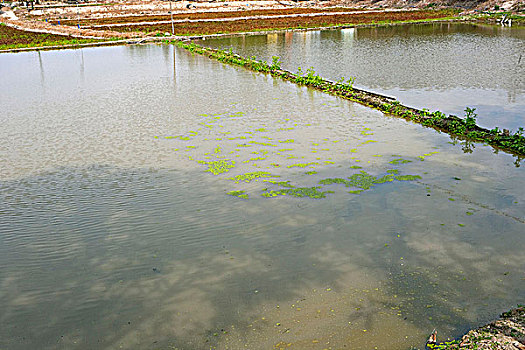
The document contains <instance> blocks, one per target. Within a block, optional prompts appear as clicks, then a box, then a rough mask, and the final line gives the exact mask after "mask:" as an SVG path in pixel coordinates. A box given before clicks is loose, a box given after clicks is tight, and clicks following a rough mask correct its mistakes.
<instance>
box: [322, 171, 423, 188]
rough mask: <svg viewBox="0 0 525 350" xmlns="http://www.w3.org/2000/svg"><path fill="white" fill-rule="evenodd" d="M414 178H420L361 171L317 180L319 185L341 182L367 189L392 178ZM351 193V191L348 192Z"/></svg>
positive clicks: (418, 177) (408, 179)
mask: <svg viewBox="0 0 525 350" xmlns="http://www.w3.org/2000/svg"><path fill="white" fill-rule="evenodd" d="M416 179H421V176H419V175H399V176H395V175H394V174H387V175H383V176H381V177H376V176H373V175H370V174H368V173H367V172H366V171H361V172H360V173H358V174H353V175H352V176H350V177H348V178H347V179H343V178H328V179H323V180H321V181H319V184H321V185H332V184H343V185H345V186H346V187H357V188H361V189H362V190H368V189H370V188H371V187H373V186H374V185H376V184H382V183H387V182H392V181H394V180H398V181H413V180H416ZM350 193H353V192H350Z"/></svg>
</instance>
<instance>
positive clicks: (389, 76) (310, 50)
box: [203, 23, 525, 130]
mask: <svg viewBox="0 0 525 350" xmlns="http://www.w3.org/2000/svg"><path fill="white" fill-rule="evenodd" d="M203 44H204V45H207V46H212V47H218V48H223V49H224V48H228V47H231V48H233V50H234V51H235V52H237V53H239V54H241V55H243V56H247V57H250V56H256V57H258V58H260V59H266V60H268V61H270V62H271V60H272V56H279V57H280V58H281V61H282V62H283V64H282V67H283V68H285V69H288V70H291V71H294V72H295V71H297V68H298V67H301V68H302V70H303V71H306V69H307V68H309V67H314V69H315V71H316V72H318V73H319V74H320V75H321V76H323V77H325V78H328V79H333V80H338V79H339V78H341V77H342V76H344V77H345V78H349V77H355V78H356V80H355V85H356V86H357V87H363V88H365V89H369V90H372V91H376V92H380V93H384V94H386V95H389V96H394V97H396V98H397V99H398V100H400V101H401V102H402V103H405V104H407V105H411V106H414V107H417V108H428V109H430V110H431V111H433V110H440V111H442V112H444V113H447V114H455V115H458V116H463V114H464V113H463V110H464V109H465V107H466V106H468V107H471V108H476V109H477V112H478V115H479V123H480V124H481V125H482V126H485V127H488V128H493V127H495V126H498V127H499V128H508V129H512V130H516V129H517V128H518V127H520V126H523V125H524V124H525V117H524V116H523V111H524V110H525V103H524V102H523V101H525V78H524V77H525V57H521V56H522V55H523V53H524V52H525V28H524V27H517V28H514V27H511V28H509V27H505V28H503V27H497V26H480V25H470V24H464V23H436V24H418V25H399V26H391V27H377V28H350V29H343V30H331V31H313V32H295V33H292V32H288V33H282V34H269V35H256V36H242V37H234V38H229V39H213V40H206V41H205V42H203ZM520 57H521V59H520Z"/></svg>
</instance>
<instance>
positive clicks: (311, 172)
mask: <svg viewBox="0 0 525 350" xmlns="http://www.w3.org/2000/svg"><path fill="white" fill-rule="evenodd" d="M304 174H305V175H315V174H317V171H315V170H312V171H307V172H306V173H304Z"/></svg>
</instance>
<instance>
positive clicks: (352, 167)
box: [350, 165, 363, 169]
mask: <svg viewBox="0 0 525 350" xmlns="http://www.w3.org/2000/svg"><path fill="white" fill-rule="evenodd" d="M362 168H363V167H361V166H359V165H352V166H351V167H350V169H362Z"/></svg>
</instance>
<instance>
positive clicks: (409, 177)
mask: <svg viewBox="0 0 525 350" xmlns="http://www.w3.org/2000/svg"><path fill="white" fill-rule="evenodd" d="M417 179H421V176H419V175H399V176H396V180H398V181H414V180H417Z"/></svg>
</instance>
